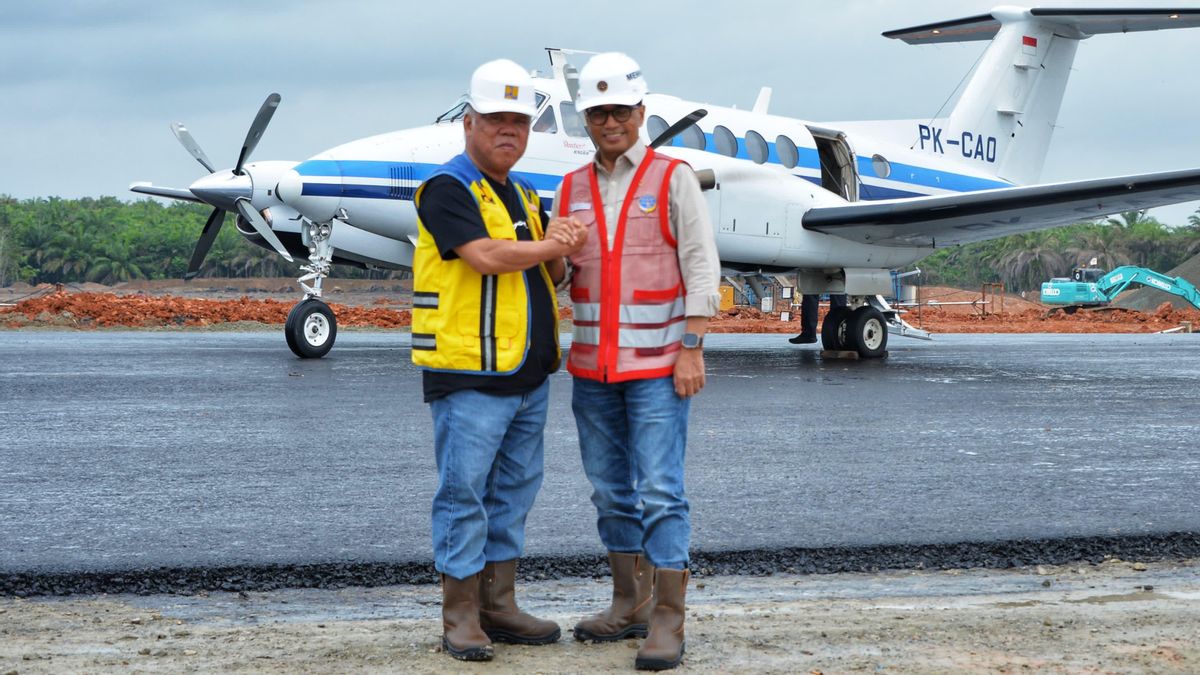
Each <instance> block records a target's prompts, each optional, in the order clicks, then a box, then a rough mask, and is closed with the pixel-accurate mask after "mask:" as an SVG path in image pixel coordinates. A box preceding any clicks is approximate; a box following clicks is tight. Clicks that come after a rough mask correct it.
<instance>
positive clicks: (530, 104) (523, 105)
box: [467, 59, 537, 117]
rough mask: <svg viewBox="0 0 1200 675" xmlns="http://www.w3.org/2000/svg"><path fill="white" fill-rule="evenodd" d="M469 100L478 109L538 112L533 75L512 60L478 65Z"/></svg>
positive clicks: (478, 110) (485, 112)
mask: <svg viewBox="0 0 1200 675" xmlns="http://www.w3.org/2000/svg"><path fill="white" fill-rule="evenodd" d="M467 103H470V104H471V108H472V109H474V110H475V112H478V113H483V114H487V113H496V112H514V113H521V114H522V115H529V116H530V117H533V115H534V113H536V112H537V104H536V98H535V97H534V95H533V78H532V77H531V76H530V75H529V73H527V72H526V71H525V69H524V68H522V67H521V66H519V65H518V64H517V63H515V62H513V61H509V60H508V59H496V60H495V61H488V62H487V63H485V64H483V65H482V66H479V67H478V68H476V69H475V72H474V73H472V74H471V89H470V91H468V92H467Z"/></svg>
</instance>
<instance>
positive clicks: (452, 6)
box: [0, 0, 1200, 224]
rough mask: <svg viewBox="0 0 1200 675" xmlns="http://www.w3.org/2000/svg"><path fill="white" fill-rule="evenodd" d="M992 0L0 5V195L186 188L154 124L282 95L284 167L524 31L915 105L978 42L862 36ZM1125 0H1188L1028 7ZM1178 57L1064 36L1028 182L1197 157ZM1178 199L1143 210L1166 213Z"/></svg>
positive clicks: (857, 108) (232, 155) (1192, 89)
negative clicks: (1037, 169)
mask: <svg viewBox="0 0 1200 675" xmlns="http://www.w3.org/2000/svg"><path fill="white" fill-rule="evenodd" d="M995 4H999V3H995V2H980V1H977V0H921V2H907V1H901V0H843V1H842V2H836V3H835V2H816V1H813V0H806V1H800V0H787V1H784V0H780V1H761V2H760V1H755V0H747V1H745V2H739V3H729V2H639V3H615V4H614V3H587V2H584V3H577V2H546V1H544V0H543V1H542V2H537V3H525V2H520V1H517V0H513V1H510V2H507V3H497V2H479V1H477V0H458V1H456V2H434V3H430V2H420V3H417V2H394V1H384V0H339V1H338V2H331V1H328V0H321V1H317V0H314V1H311V2H299V1H298V2H284V1H282V0H280V1H276V2H259V1H253V0H243V1H240V2H234V1H232V0H230V1H227V2H217V1H215V0H214V1H212V2H197V1H188V2H135V1H132V0H108V1H106V0H44V1H39V2H16V1H14V2H4V3H3V4H2V5H0V194H10V195H12V196H15V197H19V198H26V197H39V196H50V195H59V196H64V197H82V196H100V195H117V196H119V197H121V198H133V195H132V194H131V193H129V192H128V191H127V188H128V186H129V184H130V183H131V182H133V181H138V180H148V181H153V182H154V183H155V184H156V185H167V186H173V187H187V185H188V184H190V183H191V182H192V181H193V180H195V179H196V178H198V177H199V176H200V175H201V174H202V173H203V172H204V170H203V169H202V168H201V167H200V165H199V164H197V163H196V162H195V160H193V159H192V158H191V157H190V156H189V155H188V154H187V153H186V152H185V151H184V150H183V148H182V147H181V146H180V145H179V143H178V142H177V141H176V140H175V138H174V137H173V136H172V134H171V132H170V131H169V129H168V126H167V125H168V124H169V123H170V122H172V121H182V122H184V123H185V124H187V126H188V128H189V129H190V130H191V131H192V133H193V135H194V136H195V137H196V139H197V141H199V143H200V145H201V146H202V147H203V148H204V149H205V151H206V152H207V153H208V155H209V157H210V158H211V159H212V160H213V162H214V163H215V164H216V165H217V166H218V168H228V167H230V166H232V164H233V163H234V161H235V160H236V156H237V152H238V150H239V149H240V147H241V143H242V140H243V139H244V137H245V134H246V129H247V128H248V126H249V124H250V121H251V120H252V119H253V117H254V114H255V112H256V111H257V110H258V106H259V105H260V104H261V103H262V101H263V99H264V98H265V97H266V95H267V94H268V93H270V92H273V91H274V92H279V93H280V94H281V95H282V97H283V103H282V104H281V106H280V109H279V111H278V113H277V114H276V115H275V118H274V120H273V122H272V123H271V126H270V127H269V128H268V129H267V132H266V134H265V136H264V137H263V140H262V142H261V143H260V144H259V146H258V149H257V150H256V151H255V153H254V159H258V160H262V159H290V160H302V159H304V158H306V157H309V156H311V155H313V154H316V153H318V152H320V151H322V150H324V149H326V148H329V147H331V146H334V145H338V144H341V143H344V142H346V141H350V140H353V139H356V138H361V137H363V136H368V135H372V134H377V133H382V132H385V131H392V130H395V129H401V128H404V127H409V126H416V125H419V124H424V123H428V122H429V121H432V120H433V118H434V117H436V116H437V115H438V114H439V113H440V112H442V111H443V110H444V109H445V108H447V107H448V106H449V105H450V104H451V103H452V102H453V101H454V100H455V98H457V96H458V95H459V94H461V93H462V92H463V91H464V90H465V89H466V82H467V80H468V78H469V76H470V73H471V71H472V69H474V67H475V66H477V65H479V64H480V63H482V62H484V61H487V60H490V59H493V58H499V57H507V58H512V59H514V60H516V61H518V62H519V63H521V64H523V65H525V66H527V67H530V68H546V67H547V66H548V60H547V58H546V55H545V52H544V51H543V47H546V46H555V47H567V48H574V49H584V50H592V51H608V50H619V51H624V52H627V53H629V54H630V55H632V56H633V57H634V58H636V59H637V60H638V61H639V62H640V63H641V65H642V69H643V71H644V72H645V73H646V77H647V80H648V82H649V83H650V87H651V89H652V90H654V91H657V92H661V93H669V94H675V95H678V96H681V97H683V98H687V99H691V100H697V101H701V102H709V103H714V104H725V105H729V104H737V105H738V106H739V107H749V106H750V105H751V104H752V103H753V102H754V98H755V96H756V95H757V93H758V89H759V87H761V86H763V85H767V86H771V87H773V88H774V96H773V99H772V106H771V111H772V112H774V113H777V114H782V115H788V116H793V117H798V118H801V119H805V120H810V121H817V122H820V121H830V120H858V119H897V118H900V119H904V118H919V117H932V116H933V115H934V114H935V113H936V112H937V110H938V109H939V108H940V107H941V105H942V103H943V102H944V101H945V100H946V98H947V97H948V96H949V95H950V94H951V92H952V91H954V89H955V87H956V85H957V84H958V83H959V81H960V79H961V78H962V77H963V75H964V74H965V73H966V72H967V70H968V69H969V68H970V67H971V65H972V64H973V63H975V61H976V59H977V58H978V56H979V54H980V53H981V52H982V50H983V48H984V46H985V43H982V42H976V43H966V44H956V45H943V46H921V47H914V46H909V45H906V44H904V43H903V42H900V41H896V40H889V39H886V38H883V37H881V36H880V33H881V32H883V31H885V30H890V29H895V28H903V27H908V26H913V25H918V24H922V23H928V22H931V21H939V20H943V19H953V18H960V17H964V16H970V15H974V14H979V13H983V12H986V11H988V10H989V9H990V8H991V7H992V6H994V5H995ZM1138 5H1152V6H1168V5H1169V6H1173V7H1200V2H1197V1H1196V0H1190V1H1188V2H1179V3H1174V4H1171V3H1166V2H1164V3H1158V2H1154V3H1142V2H1138V1H1137V0H1120V1H1116V2H1114V1H1112V0H1093V1H1092V2H1075V1H1072V0H1058V1H1057V2H1050V3H1046V4H1045V5H1044V6H1053V7H1064V6H1108V7H1121V6H1138ZM497 8H502V11H497ZM1198 60H1200V28H1196V29H1189V30H1177V31H1160V32H1154V33H1137V34H1129V35H1101V36H1097V37H1094V38H1091V39H1089V40H1086V41H1084V42H1083V43H1082V45H1081V46H1080V49H1079V52H1078V55H1077V57H1076V60H1075V70H1074V73H1073V75H1072V79H1071V82H1070V84H1069V85H1068V88H1067V94H1066V98H1065V100H1064V102H1063V107H1062V111H1061V113H1060V115H1059V120H1058V121H1059V125H1060V126H1059V128H1058V129H1057V131H1056V133H1055V136H1054V142H1053V145H1052V147H1051V149H1050V155H1049V158H1048V160H1047V164H1046V168H1045V170H1044V172H1043V176H1042V178H1043V180H1044V181H1055V180H1072V179H1083V178H1095V177H1100V176H1111V175H1121V174H1129V173H1139V172H1147V171H1158V170H1170V169H1184V168H1191V167H1196V166H1200V106H1198V105H1197V104H1198V102H1200V87H1197V84H1198V83H1200V74H1197V71H1196V68H1195V64H1196V63H1197V61H1198ZM579 65H582V63H580V64H579ZM1196 207H1197V204H1190V205H1187V206H1186V207H1175V208H1169V209H1160V210H1158V211H1157V212H1156V213H1155V215H1157V216H1158V217H1160V218H1162V219H1164V220H1165V221H1167V222H1169V223H1174V224H1182V223H1184V222H1185V221H1186V218H1187V215H1188V214H1190V213H1192V212H1193V211H1194V210H1195V209H1196Z"/></svg>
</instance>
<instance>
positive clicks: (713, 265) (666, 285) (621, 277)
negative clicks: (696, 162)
mask: <svg viewBox="0 0 1200 675" xmlns="http://www.w3.org/2000/svg"><path fill="white" fill-rule="evenodd" d="M645 94H646V80H645V78H643V77H642V72H641V68H639V67H638V64H637V63H636V62H635V61H634V60H633V59H631V58H629V57H628V56H626V55H624V54H617V53H607V54H598V55H596V56H594V57H592V58H591V59H590V60H589V61H588V63H587V64H586V65H585V66H584V67H583V69H582V70H581V71H580V73H579V94H578V100H577V107H578V109H579V110H580V111H581V112H582V114H583V115H584V118H585V119H586V121H587V129H588V133H589V134H590V135H591V137H592V140H593V141H595V143H596V155H595V158H594V160H593V161H592V162H590V163H588V164H587V165H586V166H583V167H581V168H579V169H577V170H575V171H573V172H571V173H569V174H567V175H566V176H565V177H564V178H563V183H562V185H561V186H560V187H559V192H558V194H557V195H556V197H555V203H554V208H555V209H556V210H557V213H558V215H559V216H560V217H564V218H573V219H575V220H576V221H579V222H581V223H583V224H584V225H585V226H586V227H587V232H588V236H587V240H586V243H585V244H584V246H583V248H582V249H581V250H579V251H578V252H576V253H573V254H572V255H571V256H570V261H571V264H572V270H573V276H572V278H571V299H572V302H573V305H574V312H575V318H574V341H573V343H572V346H571V352H570V356H569V358H568V361H567V369H568V370H569V371H570V372H571V374H573V375H574V376H575V378H574V394H573V399H572V407H573V409H574V412H575V420H576V423H577V425H578V427H579V442H580V450H581V454H582V457H583V466H584V471H585V472H586V473H587V476H588V479H589V480H590V481H591V483H592V487H593V488H594V492H593V494H592V503H593V504H595V506H596V511H597V529H598V530H599V533H600V540H601V542H602V543H603V544H604V546H605V548H606V549H608V552H609V564H610V566H611V569H612V575H613V594H612V605H611V606H610V607H609V608H608V609H607V610H605V611H604V612H601V613H600V614H598V615H596V616H593V617H591V618H588V619H585V620H583V621H580V622H579V624H578V625H576V626H575V637H576V639H579V640H592V641H608V640H620V639H624V638H629V637H643V636H644V637H646V641H645V642H644V643H643V645H642V647H641V649H640V650H639V651H638V654H637V658H636V662H635V665H636V666H637V667H638V668H639V669H646V670H664V669H667V668H674V667H675V666H677V665H679V662H680V660H681V659H682V658H683V651H684V634H683V624H684V596H685V593H686V589H687V582H688V542H689V539H690V535H691V526H690V522H689V518H688V502H687V498H686V497H685V495H684V481H683V459H684V448H685V445H686V441H687V418H688V407H689V406H688V404H689V401H690V398H691V397H692V396H694V395H695V394H696V393H698V392H699V391H700V389H701V388H703V387H704V355H703V352H702V343H703V338H704V331H705V327H706V325H707V323H708V318H709V317H711V316H712V315H714V314H716V312H717V308H718V306H719V304H720V294H719V292H718V283H719V275H720V263H719V260H718V258H717V249H716V243H715V241H714V236H713V230H712V225H711V223H710V221H709V215H708V206H707V204H706V203H705V201H704V198H703V196H702V195H701V192H700V185H699V182H698V181H697V180H696V176H695V174H694V173H693V172H692V170H691V168H690V167H688V166H687V165H686V164H683V163H682V162H681V161H679V160H676V159H672V158H670V157H668V156H666V155H663V154H660V153H657V152H655V151H654V150H652V149H650V148H648V147H647V146H646V145H645V143H643V142H642V141H641V139H640V138H639V137H638V130H639V129H640V128H641V127H642V123H643V121H644V119H645V107H644V106H643V105H642V99H643V97H644V96H645Z"/></svg>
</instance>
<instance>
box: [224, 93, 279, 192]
mask: <svg viewBox="0 0 1200 675" xmlns="http://www.w3.org/2000/svg"><path fill="white" fill-rule="evenodd" d="M279 101H280V98H279V94H271V95H270V96H268V97H267V100H265V101H263V104H262V107H261V108H259V109H258V114H257V115H255V116H254V122H253V123H251V125H250V131H247V132H246V142H245V143H242V154H240V155H238V160H237V164H236V165H235V166H234V167H233V172H234V173H235V174H237V175H239V176H240V175H242V165H243V164H245V163H246V160H247V159H248V158H249V157H250V153H252V152H254V148H255V147H257V146H258V141H259V139H260V138H262V135H263V132H264V131H266V130H267V125H268V124H270V123H271V117H272V116H274V115H275V109H276V108H278V107H279Z"/></svg>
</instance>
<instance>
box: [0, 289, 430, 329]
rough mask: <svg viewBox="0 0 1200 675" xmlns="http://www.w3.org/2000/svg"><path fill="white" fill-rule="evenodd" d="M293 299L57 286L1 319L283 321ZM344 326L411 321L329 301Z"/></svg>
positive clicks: (0, 310)
mask: <svg viewBox="0 0 1200 675" xmlns="http://www.w3.org/2000/svg"><path fill="white" fill-rule="evenodd" d="M293 305H294V303H291V302H282V301H279V300H269V299H266V300H252V299H250V298H248V297H245V296H243V297H241V298H239V299H237V300H199V299H190V298H181V297H178V296H174V295H165V296H150V295H116V294H115V293H67V292H65V291H59V292H54V293H48V294H45V295H40V296H38V297H33V298H28V299H26V300H22V301H20V302H18V303H17V304H16V305H15V306H13V307H0V324H3V325H5V326H7V327H9V328H19V327H22V326H28V325H40V326H63V327H76V328H102V327H113V326H127V327H147V328H149V327H163V326H209V325H212V324H217V323H230V322H236V321H253V322H258V323H265V324H282V323H284V322H285V321H287V315H288V312H290V311H291V309H292V307H293ZM330 308H331V309H333V311H334V314H335V315H336V316H337V321H338V325H340V326H374V327H380V328H397V327H400V326H408V325H410V324H411V323H412V316H411V312H410V311H409V310H396V309H384V308H379V307H355V306H350V305H342V304H337V303H331V304H330Z"/></svg>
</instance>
